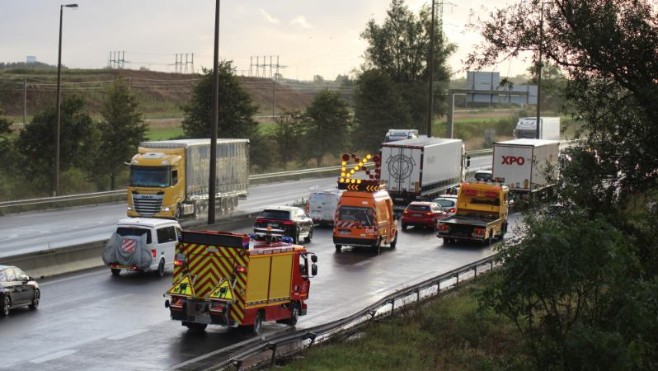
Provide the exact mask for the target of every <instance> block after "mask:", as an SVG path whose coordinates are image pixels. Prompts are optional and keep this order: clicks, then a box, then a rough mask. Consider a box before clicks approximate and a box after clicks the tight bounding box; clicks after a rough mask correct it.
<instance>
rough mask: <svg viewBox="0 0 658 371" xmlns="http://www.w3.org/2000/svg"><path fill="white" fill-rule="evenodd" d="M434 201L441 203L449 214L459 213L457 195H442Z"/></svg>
mask: <svg viewBox="0 0 658 371" xmlns="http://www.w3.org/2000/svg"><path fill="white" fill-rule="evenodd" d="M432 202H436V203H437V204H439V206H441V207H442V208H443V210H444V211H445V212H447V213H448V216H453V215H455V214H456V213H457V195H449V194H445V195H441V196H439V197H437V198H435V199H433V200H432Z"/></svg>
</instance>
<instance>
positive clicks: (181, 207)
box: [128, 139, 249, 219]
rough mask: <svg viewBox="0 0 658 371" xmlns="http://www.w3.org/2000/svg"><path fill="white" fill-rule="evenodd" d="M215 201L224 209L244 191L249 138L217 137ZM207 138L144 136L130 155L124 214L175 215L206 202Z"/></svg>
mask: <svg viewBox="0 0 658 371" xmlns="http://www.w3.org/2000/svg"><path fill="white" fill-rule="evenodd" d="M216 154H217V157H216V169H217V172H216V180H215V206H216V208H217V210H219V213H220V214H222V213H224V214H225V213H228V212H230V211H231V210H232V209H233V208H235V207H236V206H237V204H238V198H240V197H244V196H246V195H247V187H248V185H249V140H248V139H218V140H217V151H216ZM209 178H210V139H180V140H164V141H154V142H143V143H141V144H140V146H139V150H138V153H137V154H136V155H135V156H133V158H132V160H131V161H130V180H129V184H128V216H130V217H162V218H174V219H180V218H182V217H185V216H196V215H198V214H199V212H200V211H202V210H204V209H206V208H207V207H208V199H209V187H210V185H209Z"/></svg>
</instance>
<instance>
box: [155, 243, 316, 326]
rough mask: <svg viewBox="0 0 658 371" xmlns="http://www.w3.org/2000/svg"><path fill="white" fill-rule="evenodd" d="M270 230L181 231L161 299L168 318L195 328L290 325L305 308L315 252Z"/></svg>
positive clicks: (312, 274)
mask: <svg viewBox="0 0 658 371" xmlns="http://www.w3.org/2000/svg"><path fill="white" fill-rule="evenodd" d="M274 232H276V231H274ZM274 232H273V233H271V234H268V235H267V236H266V238H263V237H261V238H259V239H258V240H256V239H254V238H251V237H250V236H249V235H247V234H239V233H230V232H217V231H190V230H184V231H183V233H182V236H181V238H180V239H179V242H178V243H177V244H176V252H175V260H174V275H173V285H172V286H171V288H169V290H167V294H168V295H170V299H169V300H166V301H165V307H166V308H169V311H170V313H171V318H172V319H173V320H177V321H181V322H182V325H183V326H186V327H188V328H189V329H190V330H195V331H203V330H205V328H206V327H207V325H210V324H212V325H222V326H227V327H241V328H248V329H250V330H251V331H252V332H253V333H254V334H259V333H260V332H261V329H262V324H263V322H264V321H277V322H281V323H287V324H289V325H291V326H294V325H295V324H296V323H297V320H298V317H299V316H302V315H305V314H306V311H307V304H306V300H307V299H308V295H309V290H310V278H311V277H313V276H315V275H316V274H317V265H316V264H315V263H316V262H317V256H316V255H315V254H313V253H311V252H308V251H306V249H305V248H304V247H303V246H299V245H294V244H292V243H290V242H288V241H289V239H287V238H285V237H280V235H279V234H277V233H274Z"/></svg>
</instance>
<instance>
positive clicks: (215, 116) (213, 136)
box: [208, 0, 220, 224]
mask: <svg viewBox="0 0 658 371" xmlns="http://www.w3.org/2000/svg"><path fill="white" fill-rule="evenodd" d="M219 6H220V2H219V0H215V39H214V41H213V50H214V52H213V62H212V63H213V68H212V113H211V115H212V117H211V118H210V174H209V176H208V182H209V184H208V224H214V223H215V188H216V187H215V182H217V127H218V126H219V102H218V100H219V71H218V68H219Z"/></svg>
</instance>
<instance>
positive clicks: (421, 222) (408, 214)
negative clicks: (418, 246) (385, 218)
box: [401, 201, 448, 231]
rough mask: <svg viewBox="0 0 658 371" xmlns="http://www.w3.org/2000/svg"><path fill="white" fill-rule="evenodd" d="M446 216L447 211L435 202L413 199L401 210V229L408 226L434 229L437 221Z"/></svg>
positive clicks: (405, 228)
mask: <svg viewBox="0 0 658 371" xmlns="http://www.w3.org/2000/svg"><path fill="white" fill-rule="evenodd" d="M447 217H448V213H447V212H445V210H443V208H442V207H441V206H439V204H437V203H436V202H428V201H413V202H412V203H410V204H409V205H408V206H407V207H406V208H405V209H404V211H403V212H402V218H401V223H402V230H403V231H405V230H407V227H408V226H410V225H411V226H414V227H424V228H429V229H431V230H436V227H437V224H438V221H439V220H441V219H445V218H447Z"/></svg>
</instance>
